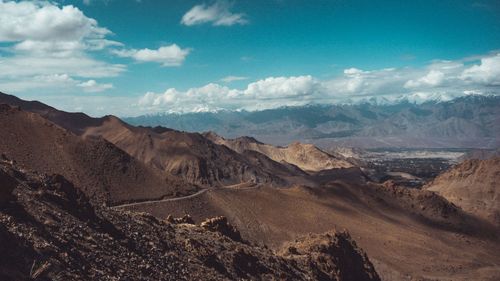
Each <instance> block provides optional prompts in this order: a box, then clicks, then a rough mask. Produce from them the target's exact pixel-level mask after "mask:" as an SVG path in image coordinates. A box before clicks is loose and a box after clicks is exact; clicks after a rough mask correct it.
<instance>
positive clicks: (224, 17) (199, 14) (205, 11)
mask: <svg viewBox="0 0 500 281" xmlns="http://www.w3.org/2000/svg"><path fill="white" fill-rule="evenodd" d="M231 6H232V5H231V4H230V3H229V2H228V1H225V0H217V1H215V2H213V3H212V5H207V4H201V5H196V6H194V7H193V8H191V10H189V11H188V12H187V13H186V14H184V16H183V17H182V19H181V23H182V24H184V25H187V26H192V25H197V24H204V23H212V25H214V26H231V25H235V24H247V23H248V20H247V19H246V15H245V14H243V13H232V12H231V11H230V10H229V9H230V8H231Z"/></svg>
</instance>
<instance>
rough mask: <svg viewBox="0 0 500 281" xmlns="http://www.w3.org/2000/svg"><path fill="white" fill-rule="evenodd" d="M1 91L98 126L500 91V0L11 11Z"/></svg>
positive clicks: (78, 1)
mask: <svg viewBox="0 0 500 281" xmlns="http://www.w3.org/2000/svg"><path fill="white" fill-rule="evenodd" d="M0 91H1V92H5V93H9V94H13V95H16V96H19V97H21V98H24V99H29V100H40V101H42V102H45V103H48V104H50V105H52V106H55V107H57V108H60V109H63V110H67V111H83V112H86V113H88V114H90V115H93V116H101V115H106V114H114V115H118V116H123V117H125V116H137V115H141V114H154V113H157V112H193V111H213V110H220V109H228V110H262V109H269V108H276V107H281V106H300V105H305V104H328V103H350V102H358V101H359V100H366V99H375V100H381V101H384V100H396V99H400V98H407V99H409V100H412V101H417V102H422V101H426V100H429V99H442V100H448V99H452V98H454V97H457V96H463V95H469V94H483V95H484V94H488V95H491V94H492V95H497V94H499V93H500V0H467V1H466V0H440V1H433V0H429V1H424V0H415V1H374V0H364V1H362V0H349V1H348V0H331V1H326V0H303V1H299V0H265V1H264V0H210V1H203V0H197V1H190V0H74V1H70V0H60V1H8V0H0Z"/></svg>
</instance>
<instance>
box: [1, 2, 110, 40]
mask: <svg viewBox="0 0 500 281" xmlns="http://www.w3.org/2000/svg"><path fill="white" fill-rule="evenodd" d="M109 33H111V32H110V31H109V30H108V29H106V28H103V27H99V26H98V24H97V21H96V20H94V19H92V18H88V17H86V16H85V15H84V14H83V12H82V11H80V10H79V9H78V8H76V7H74V6H71V5H69V6H63V7H61V8H60V7H58V6H55V5H53V4H50V3H48V2H41V1H34V2H25V1H22V2H14V1H7V2H6V1H0V41H3V42H17V41H24V40H34V41H54V40H55V41H79V40H81V39H82V38H104V37H105V36H106V35H108V34H109Z"/></svg>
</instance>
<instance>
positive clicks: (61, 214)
mask: <svg viewBox="0 0 500 281" xmlns="http://www.w3.org/2000/svg"><path fill="white" fill-rule="evenodd" d="M0 187H1V189H2V190H9V191H10V192H12V191H13V195H11V196H10V197H11V198H9V200H8V201H7V202H5V201H3V202H2V203H1V205H0V251H1V253H2V254H1V255H0V279H1V280H242V279H244V280H246V279H254V280H262V279H264V280H270V279H274V278H279V279H283V280H305V279H308V280H337V281H342V280H346V281H348V280H349V281H351V280H352V281H355V280H360V281H363V280H380V279H379V277H378V275H377V273H376V272H375V270H374V268H373V265H372V264H371V262H370V261H369V260H368V257H367V256H366V254H364V252H363V251H362V250H361V249H360V248H358V247H357V246H356V244H355V242H354V241H353V239H352V238H351V237H350V236H349V234H347V233H346V232H334V231H331V232H329V233H326V234H322V235H309V236H306V237H302V238H300V239H298V240H297V241H296V242H291V243H290V244H289V245H287V247H285V248H283V249H281V250H280V251H277V252H273V251H271V250H270V249H268V248H264V247H260V246H254V245H251V244H249V243H247V242H245V241H243V240H241V237H240V235H239V233H238V230H237V229H235V228H234V227H232V226H231V225H229V224H228V223H227V221H226V220H225V219H224V218H222V217H218V218H214V219H211V220H207V221H205V222H203V223H202V224H201V225H199V226H196V225H193V224H191V223H190V222H189V218H188V217H186V218H183V219H170V220H169V221H164V220H157V219H156V218H154V217H152V216H149V215H145V214H136V213H129V212H124V211H119V210H112V209H109V208H106V207H94V206H93V205H91V204H90V203H89V201H88V200H87V198H86V197H85V196H84V195H83V194H82V193H81V192H80V191H79V189H78V188H75V187H74V186H73V184H72V183H71V182H69V181H67V180H66V179H65V178H64V177H62V176H59V175H51V176H47V175H42V174H37V173H33V172H27V171H21V170H19V169H18V168H17V167H15V166H12V165H11V164H8V163H6V162H4V161H0ZM5 195H6V194H4V193H1V196H2V197H0V198H2V199H5Z"/></svg>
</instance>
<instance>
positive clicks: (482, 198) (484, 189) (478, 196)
mask: <svg viewBox="0 0 500 281" xmlns="http://www.w3.org/2000/svg"><path fill="white" fill-rule="evenodd" d="M427 189H428V190H432V191H435V192H436V193H438V194H440V195H441V196H443V197H445V198H446V199H448V200H449V201H451V202H453V203H454V204H455V205H457V206H460V207H461V208H462V209H464V210H465V211H467V212H470V213H472V214H475V215H477V216H480V217H482V218H486V219H488V220H490V221H492V222H494V223H496V224H499V225H500V157H498V156H497V157H493V158H490V159H487V160H478V159H473V160H466V161H464V162H462V163H460V164H458V165H456V166H454V167H452V168H451V169H450V170H448V171H446V172H444V173H443V174H441V175H439V176H438V177H437V178H435V179H434V180H433V181H432V182H431V183H430V184H429V185H428V186H427Z"/></svg>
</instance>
